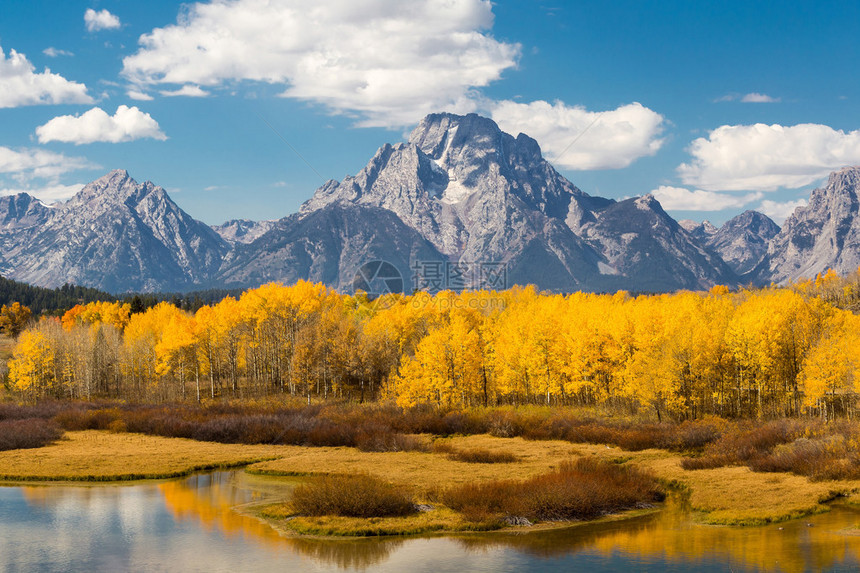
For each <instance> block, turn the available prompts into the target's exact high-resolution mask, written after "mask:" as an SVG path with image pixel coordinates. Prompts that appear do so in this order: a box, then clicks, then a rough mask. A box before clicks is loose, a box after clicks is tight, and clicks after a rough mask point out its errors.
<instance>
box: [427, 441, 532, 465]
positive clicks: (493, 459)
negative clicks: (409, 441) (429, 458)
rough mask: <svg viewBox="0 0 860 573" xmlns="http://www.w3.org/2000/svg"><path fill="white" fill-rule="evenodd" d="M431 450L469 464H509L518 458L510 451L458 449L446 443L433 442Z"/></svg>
mask: <svg viewBox="0 0 860 573" xmlns="http://www.w3.org/2000/svg"><path fill="white" fill-rule="evenodd" d="M433 451H434V452H436V453H444V454H447V455H448V459H449V460H453V461H455V462H466V463H470V464H510V463H513V462H516V461H518V460H519V458H517V456H515V455H514V454H512V453H511V452H505V451H495V452H494V451H492V450H485V449H481V448H472V449H468V450H458V449H455V448H453V447H451V446H450V445H448V444H443V443H436V444H433Z"/></svg>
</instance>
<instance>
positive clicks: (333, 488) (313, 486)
mask: <svg viewBox="0 0 860 573" xmlns="http://www.w3.org/2000/svg"><path fill="white" fill-rule="evenodd" d="M292 505H293V509H294V510H295V511H296V512H298V513H300V514H302V515H313V516H317V515H341V516H345V517H392V516H400V515H409V514H410V513H415V507H414V505H413V504H412V498H411V496H410V495H408V494H407V493H405V492H403V491H401V490H400V489H398V488H397V487H396V486H394V485H392V484H390V483H388V482H385V481H382V480H381V479H379V478H376V477H373V476H369V475H354V476H325V477H322V478H320V479H318V480H315V481H313V482H311V483H308V484H302V485H300V486H298V487H296V489H295V490H294V491H293V500H292Z"/></svg>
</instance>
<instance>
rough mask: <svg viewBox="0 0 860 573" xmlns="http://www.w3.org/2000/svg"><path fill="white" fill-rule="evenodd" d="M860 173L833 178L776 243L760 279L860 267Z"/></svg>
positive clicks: (837, 173) (856, 170)
mask: <svg viewBox="0 0 860 573" xmlns="http://www.w3.org/2000/svg"><path fill="white" fill-rule="evenodd" d="M858 195H860V167H858V166H853V167H845V168H843V169H840V170H839V171H835V172H833V173H831V174H830V177H829V178H828V181H827V185H825V186H824V187H823V188H821V189H816V190H814V191H813V192H812V195H811V196H810V199H809V205H807V206H806V207H798V208H797V209H795V211H794V213H793V214H792V215H791V216H790V217H789V218H788V219H786V221H785V225H784V226H783V228H782V230H781V231H780V233H779V234H778V235H777V236H776V237H774V239H773V241H772V242H771V244H770V246H769V248H768V253H767V257H766V258H765V260H764V261H763V262H762V264H761V265H759V267H758V268H757V269H756V273H755V277H754V278H755V279H757V280H760V281H765V280H773V281H776V282H786V281H790V280H796V279H799V278H801V277H813V276H815V275H816V274H818V273H820V272H823V271H825V270H827V269H829V268H832V269H833V270H835V271H836V272H838V273H840V274H845V273H849V272H854V271H855V270H857V267H858V265H860V200H858Z"/></svg>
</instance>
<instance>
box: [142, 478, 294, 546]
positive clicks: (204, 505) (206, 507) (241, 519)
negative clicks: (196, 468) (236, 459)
mask: <svg viewBox="0 0 860 573" xmlns="http://www.w3.org/2000/svg"><path fill="white" fill-rule="evenodd" d="M229 475H230V474H225V473H216V474H203V475H200V476H195V477H192V478H189V479H186V480H179V481H171V482H166V483H162V484H159V485H158V489H159V491H160V492H161V494H162V495H163V496H164V502H165V504H166V506H167V509H168V511H170V513H171V514H172V515H173V517H174V518H175V519H176V520H177V521H181V520H183V519H190V520H194V521H197V522H198V523H200V524H201V525H202V526H203V527H205V528H206V529H208V530H210V531H211V530H218V531H221V532H222V533H223V534H224V535H226V536H238V535H246V536H250V537H252V538H255V539H259V540H262V541H269V542H277V543H283V538H282V537H281V536H280V535H279V534H278V533H277V532H276V531H275V530H274V529H272V528H271V527H269V526H268V525H266V524H265V523H263V522H262V521H260V520H259V519H256V518H254V517H250V516H248V515H244V514H241V513H238V512H236V511H234V508H235V507H236V506H238V505H242V504H244V503H247V502H249V501H250V498H249V497H248V493H247V491H242V490H239V489H237V488H235V487H233V486H232V485H231V484H230V483H229V477H228V476H229ZM201 480H202V483H201Z"/></svg>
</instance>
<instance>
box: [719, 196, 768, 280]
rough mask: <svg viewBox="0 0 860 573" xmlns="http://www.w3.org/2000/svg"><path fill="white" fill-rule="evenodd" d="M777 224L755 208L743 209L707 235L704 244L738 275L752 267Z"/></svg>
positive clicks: (758, 259)
mask: <svg viewBox="0 0 860 573" xmlns="http://www.w3.org/2000/svg"><path fill="white" fill-rule="evenodd" d="M777 234H779V226H777V224H776V223H774V222H773V221H772V220H771V219H770V217H768V216H767V215H763V214H762V213H759V212H757V211H744V212H743V213H741V214H740V215H738V216H736V217H733V218H731V219H729V220H728V221H726V222H725V223H724V224H723V226H722V227H720V228H719V229H717V230H716V232H714V233H712V234H710V236H708V237H707V239H706V241H705V244H706V245H707V246H708V247H709V248H710V249H711V250H712V251H714V252H715V253H717V254H718V255H720V257H721V258H722V259H723V260H724V261H725V262H726V264H728V265H729V266H730V267H731V268H732V270H734V271H735V272H736V273H737V274H738V275H743V274H746V273H748V272H750V271H752V270H753V269H754V268H755V267H756V265H758V264H759V262H761V260H762V259H763V258H764V256H765V255H766V254H767V249H768V245H769V244H770V241H771V240H772V239H773V238H774V237H776V236H777Z"/></svg>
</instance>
